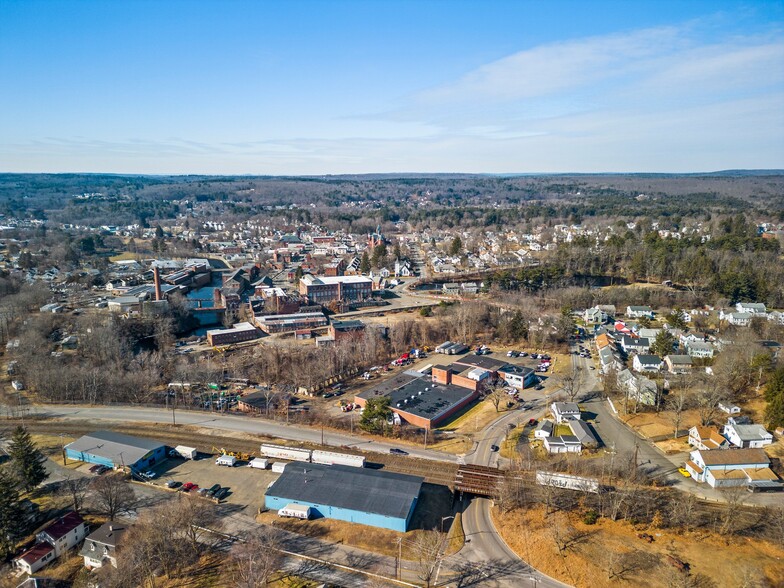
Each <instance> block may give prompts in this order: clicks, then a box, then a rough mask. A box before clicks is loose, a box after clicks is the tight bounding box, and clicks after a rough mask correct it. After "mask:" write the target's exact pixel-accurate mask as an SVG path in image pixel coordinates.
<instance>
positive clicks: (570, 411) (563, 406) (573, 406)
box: [550, 402, 580, 423]
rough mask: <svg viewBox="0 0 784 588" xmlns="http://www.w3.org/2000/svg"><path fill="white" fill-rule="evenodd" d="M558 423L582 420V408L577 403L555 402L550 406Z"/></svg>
mask: <svg viewBox="0 0 784 588" xmlns="http://www.w3.org/2000/svg"><path fill="white" fill-rule="evenodd" d="M550 410H552V413H553V417H555V422H556V423H565V422H567V421H572V420H580V407H579V406H577V403H576V402H553V403H552V404H551V405H550Z"/></svg>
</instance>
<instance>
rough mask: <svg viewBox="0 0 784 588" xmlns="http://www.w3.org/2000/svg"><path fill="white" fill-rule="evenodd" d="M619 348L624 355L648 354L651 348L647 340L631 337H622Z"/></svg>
mask: <svg viewBox="0 0 784 588" xmlns="http://www.w3.org/2000/svg"><path fill="white" fill-rule="evenodd" d="M621 347H623V350H624V351H625V352H626V353H631V352H634V353H648V351H649V350H650V348H651V343H650V340H649V339H646V338H644V337H632V336H631V335H623V336H622V337H621Z"/></svg>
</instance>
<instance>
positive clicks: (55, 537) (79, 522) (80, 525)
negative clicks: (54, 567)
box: [36, 511, 87, 557]
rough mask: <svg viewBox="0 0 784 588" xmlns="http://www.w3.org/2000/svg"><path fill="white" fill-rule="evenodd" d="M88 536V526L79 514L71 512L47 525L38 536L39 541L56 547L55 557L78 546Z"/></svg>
mask: <svg viewBox="0 0 784 588" xmlns="http://www.w3.org/2000/svg"><path fill="white" fill-rule="evenodd" d="M86 534H87V526H86V525H85V524H84V519H82V517H81V516H79V513H77V512H74V511H71V512H69V513H68V514H66V515H65V516H63V517H61V518H59V519H57V520H56V521H53V522H51V523H49V524H48V525H46V527H44V529H43V530H41V531H40V532H38V533H37V534H36V539H38V541H39V542H40V541H43V542H46V543H49V544H50V545H51V546H52V547H54V551H55V556H56V557H60V556H61V555H62V554H63V553H65V552H66V551H68V550H69V549H72V548H73V547H75V546H76V545H78V544H79V543H80V542H81V541H82V539H84V537H85V535H86Z"/></svg>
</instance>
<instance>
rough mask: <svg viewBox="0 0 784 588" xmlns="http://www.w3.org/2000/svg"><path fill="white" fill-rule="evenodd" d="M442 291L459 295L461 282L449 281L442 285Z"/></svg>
mask: <svg viewBox="0 0 784 588" xmlns="http://www.w3.org/2000/svg"><path fill="white" fill-rule="evenodd" d="M441 291H442V292H443V293H444V294H446V295H447V296H459V295H460V284H457V283H455V282H447V283H446V284H444V285H443V286H442V287H441Z"/></svg>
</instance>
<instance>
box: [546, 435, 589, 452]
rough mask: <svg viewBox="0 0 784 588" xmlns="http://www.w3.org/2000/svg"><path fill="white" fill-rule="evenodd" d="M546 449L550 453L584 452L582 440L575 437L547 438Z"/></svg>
mask: <svg viewBox="0 0 784 588" xmlns="http://www.w3.org/2000/svg"><path fill="white" fill-rule="evenodd" d="M544 448H545V449H546V450H547V452H548V453H580V452H581V451H582V450H583V446H582V444H581V443H580V440H579V439H578V438H577V437H575V436H574V435H561V436H560V437H545V438H544Z"/></svg>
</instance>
